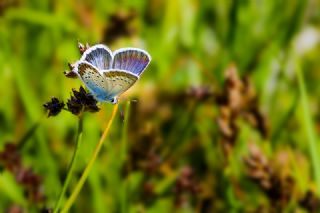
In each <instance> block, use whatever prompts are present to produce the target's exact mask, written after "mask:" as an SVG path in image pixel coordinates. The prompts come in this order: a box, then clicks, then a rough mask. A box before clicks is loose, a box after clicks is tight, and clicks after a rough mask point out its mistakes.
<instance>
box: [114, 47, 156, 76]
mask: <svg viewBox="0 0 320 213" xmlns="http://www.w3.org/2000/svg"><path fill="white" fill-rule="evenodd" d="M150 61H151V57H150V55H149V54H148V53H147V52H146V51H144V50H141V49H138V48H122V49H119V50H117V51H115V52H114V56H113V61H112V69H118V70H125V71H128V72H130V73H133V74H134V75H137V76H140V75H141V73H142V72H143V71H144V70H145V69H146V67H147V66H148V64H149V63H150Z"/></svg>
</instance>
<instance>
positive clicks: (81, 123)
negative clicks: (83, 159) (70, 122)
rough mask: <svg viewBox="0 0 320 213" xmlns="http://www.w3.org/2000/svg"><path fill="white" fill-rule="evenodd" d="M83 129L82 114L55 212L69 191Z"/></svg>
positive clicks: (55, 212)
mask: <svg viewBox="0 0 320 213" xmlns="http://www.w3.org/2000/svg"><path fill="white" fill-rule="evenodd" d="M82 130H83V117H82V115H80V116H79V122H78V134H77V138H76V147H75V150H74V152H73V156H72V160H71V162H70V165H69V169H68V174H67V178H66V180H65V181H64V184H63V187H62V190H61V192H60V195H59V199H58V202H57V203H56V206H55V208H54V211H53V212H54V213H57V212H58V211H59V208H60V205H61V201H62V199H63V197H64V195H65V193H66V191H67V188H68V185H69V183H70V181H71V177H72V176H73V170H74V166H75V162H76V159H77V156H78V151H79V148H80V143H81V138H82Z"/></svg>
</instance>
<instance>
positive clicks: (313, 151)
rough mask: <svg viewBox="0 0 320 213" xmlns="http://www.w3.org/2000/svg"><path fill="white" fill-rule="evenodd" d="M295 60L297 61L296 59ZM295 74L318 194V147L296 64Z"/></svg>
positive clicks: (303, 86) (319, 179)
mask: <svg viewBox="0 0 320 213" xmlns="http://www.w3.org/2000/svg"><path fill="white" fill-rule="evenodd" d="M296 60H297V59H296ZM296 72H297V77H298V83H299V90H300V93H301V104H302V109H303V122H304V126H305V128H306V131H307V137H308V142H309V145H308V146H309V153H310V156H311V160H312V166H313V171H314V175H315V180H316V185H317V189H318V190H317V191H318V194H319V193H320V159H319V155H318V147H317V141H316V134H315V132H314V129H313V125H312V117H311V114H310V111H309V106H308V100H307V91H306V88H305V84H304V79H303V75H302V70H301V67H300V65H299V64H298V62H297V63H296Z"/></svg>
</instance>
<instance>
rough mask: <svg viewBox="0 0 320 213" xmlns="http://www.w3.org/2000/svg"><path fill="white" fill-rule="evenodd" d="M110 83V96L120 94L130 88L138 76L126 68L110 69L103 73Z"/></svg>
mask: <svg viewBox="0 0 320 213" xmlns="http://www.w3.org/2000/svg"><path fill="white" fill-rule="evenodd" d="M103 74H104V76H105V79H106V81H107V84H108V88H109V91H108V92H109V94H110V96H112V97H114V96H118V95H121V94H122V93H123V92H125V91H126V90H128V89H129V88H130V87H131V86H132V85H133V84H134V83H135V82H136V81H137V80H138V77H137V76H136V75H134V74H131V73H129V72H127V71H125V70H108V71H106V72H104V73H103Z"/></svg>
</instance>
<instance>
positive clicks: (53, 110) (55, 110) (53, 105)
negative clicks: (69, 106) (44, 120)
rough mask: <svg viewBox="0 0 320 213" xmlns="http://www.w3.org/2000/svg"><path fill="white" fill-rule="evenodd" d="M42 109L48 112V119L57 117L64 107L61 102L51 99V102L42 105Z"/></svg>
mask: <svg viewBox="0 0 320 213" xmlns="http://www.w3.org/2000/svg"><path fill="white" fill-rule="evenodd" d="M43 107H44V108H45V109H46V110H47V111H48V117H50V116H56V115H58V114H59V113H60V112H61V110H62V109H63V107H64V103H63V101H59V99H58V98H55V97H52V98H51V101H49V102H47V103H45V104H43Z"/></svg>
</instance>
